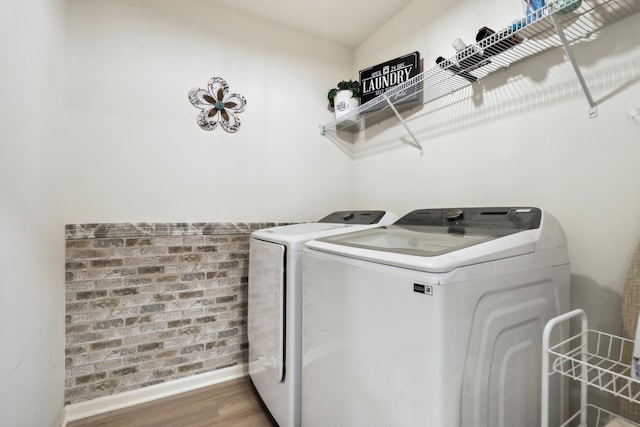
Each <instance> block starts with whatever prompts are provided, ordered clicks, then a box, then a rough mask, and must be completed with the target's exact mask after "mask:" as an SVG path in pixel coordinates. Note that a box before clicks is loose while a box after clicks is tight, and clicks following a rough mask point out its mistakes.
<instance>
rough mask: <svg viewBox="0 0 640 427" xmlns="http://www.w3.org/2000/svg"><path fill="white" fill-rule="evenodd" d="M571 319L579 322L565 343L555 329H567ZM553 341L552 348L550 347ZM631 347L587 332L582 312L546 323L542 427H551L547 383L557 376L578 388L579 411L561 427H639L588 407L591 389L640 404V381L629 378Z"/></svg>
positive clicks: (611, 337)
mask: <svg viewBox="0 0 640 427" xmlns="http://www.w3.org/2000/svg"><path fill="white" fill-rule="evenodd" d="M572 319H575V320H580V323H581V324H580V329H579V333H576V334H574V335H572V336H571V337H570V338H568V339H563V338H561V336H562V335H561V334H560V335H558V332H560V331H561V329H560V328H558V327H559V326H560V325H563V324H564V325H565V326H569V324H568V322H569V321H570V320H572ZM553 336H555V339H554V338H552V337H553ZM552 341H553V342H554V343H555V344H553V345H551V343H552ZM633 346H634V342H633V341H632V340H629V339H626V338H622V337H619V336H617V335H612V334H608V333H606V332H601V331H596V330H593V329H589V327H588V321H587V315H586V314H585V312H584V311H583V310H581V309H576V310H573V311H569V312H567V313H564V314H561V315H559V316H557V317H554V318H553V319H551V320H549V321H548V322H547V325H546V326H545V328H544V332H543V339H542V354H543V358H542V405H541V413H542V427H550V424H549V417H548V414H549V399H550V382H549V379H550V378H551V377H552V376H554V375H556V374H560V375H561V376H562V377H566V378H571V379H573V380H575V381H577V382H578V384H580V410H579V411H578V412H576V413H575V414H573V415H572V416H571V417H570V418H569V419H567V420H566V421H565V422H564V424H561V427H565V426H567V427H568V426H570V427H587V422H588V425H589V426H605V425H607V426H608V425H609V424H607V423H609V422H610V421H611V420H612V419H614V418H619V419H621V420H623V421H626V422H627V423H629V424H630V425H633V426H637V427H640V424H637V423H635V422H632V421H629V420H627V419H624V418H622V417H619V416H616V415H614V414H613V413H611V412H608V411H606V410H604V409H601V408H599V407H597V406H595V405H592V404H589V403H587V393H588V390H589V388H591V387H593V388H595V389H598V390H601V391H603V392H606V393H609V394H611V395H613V396H618V397H620V398H623V399H626V400H628V401H629V402H633V403H640V381H637V380H635V379H633V378H631V377H630V371H631V359H632V356H633ZM553 425H555V424H553ZM611 425H616V426H618V425H621V424H620V423H612V424H611ZM625 425H626V424H625Z"/></svg>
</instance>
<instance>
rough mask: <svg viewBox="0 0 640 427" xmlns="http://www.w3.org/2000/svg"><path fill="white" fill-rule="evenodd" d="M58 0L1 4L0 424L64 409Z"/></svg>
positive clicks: (50, 418)
mask: <svg viewBox="0 0 640 427" xmlns="http://www.w3.org/2000/svg"><path fill="white" fill-rule="evenodd" d="M63 7H64V2H62V1H53V0H52V1H46V2H42V1H37V0H24V1H19V2H2V3H0V52H2V55H1V56H0V93H1V94H2V96H0V271H2V276H1V278H0V349H1V351H0V414H1V415H0V419H1V420H0V424H2V425H7V426H16V427H23V426H24V427H31V426H54V425H59V423H60V422H61V420H62V415H63V408H64V219H63V208H62V203H63V192H62V182H61V179H60V177H61V175H60V172H61V169H62V168H63V161H62V156H61V155H60V152H61V150H62V149H63V147H62V144H61V139H60V137H59V135H60V129H59V120H60V115H59V111H60V109H61V106H62V102H61V91H60V90H59V88H60V84H59V83H60V78H61V77H60V69H61V66H62V62H61V59H62V58H63V53H64V52H63V38H64V36H63V32H62V31H63V28H62V26H63V20H64V13H63Z"/></svg>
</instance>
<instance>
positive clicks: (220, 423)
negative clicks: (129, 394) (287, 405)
mask: <svg viewBox="0 0 640 427" xmlns="http://www.w3.org/2000/svg"><path fill="white" fill-rule="evenodd" d="M96 426H105V427H115V426H118V427H120V426H132V427H138V426H141V427H146V426H149V427H151V426H154V427H157V426H163V427H164V426H171V427H174V426H175V427H204V426H216V427H227V426H228V427H274V426H275V424H273V423H272V422H271V419H270V418H269V416H268V415H267V414H266V413H265V411H264V409H263V408H262V405H261V404H260V400H259V399H258V397H257V395H256V393H255V391H254V389H253V387H252V386H251V383H250V382H249V377H244V378H239V379H236V380H231V381H227V382H224V383H221V384H215V385H212V386H209V387H204V388H201V389H198V390H194V391H190V392H187V393H182V394H178V395H175V396H171V397H166V398H164V399H159V400H155V401H153V402H148V403H143V404H141V405H137V406H132V407H130V408H124V409H120V410H117V411H113V412H109V413H106V414H100V415H96V416H93V417H90V418H84V419H82V420H78V421H73V422H70V423H68V424H67V427H96Z"/></svg>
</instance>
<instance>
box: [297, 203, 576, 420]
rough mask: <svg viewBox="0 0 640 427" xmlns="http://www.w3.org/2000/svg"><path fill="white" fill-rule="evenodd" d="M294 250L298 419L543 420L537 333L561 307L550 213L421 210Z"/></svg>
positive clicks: (563, 290)
mask: <svg viewBox="0 0 640 427" xmlns="http://www.w3.org/2000/svg"><path fill="white" fill-rule="evenodd" d="M302 258H303V292H302V295H303V308H302V310H303V333H302V336H303V348H302V350H303V354H302V362H303V367H302V426H303V427H314V426H322V427H325V426H332V427H340V426H344V427H375V426H380V427H388V426H402V427H413V426H429V427H480V426H482V427H537V426H539V425H540V376H541V374H540V369H541V353H542V349H541V347H542V346H541V340H542V331H543V329H544V326H545V324H546V322H547V320H548V319H551V318H552V317H554V316H556V315H558V314H560V313H563V312H565V311H567V310H568V308H569V258H568V252H567V247H566V239H565V235H564V233H563V231H562V228H561V226H560V224H559V223H558V222H557V221H556V219H554V218H553V217H552V216H551V215H549V214H548V213H547V212H544V211H542V210H540V209H537V208H532V207H526V208H512V207H508V208H462V209H424V210H417V211H413V212H411V213H409V214H407V215H406V216H404V217H403V218H401V219H400V220H398V221H397V222H396V223H395V224H394V225H391V226H387V227H382V228H377V229H373V230H367V231H359V232H355V233H349V234H345V235H341V236H334V237H327V238H322V239H317V240H313V241H310V242H308V243H307V249H305V250H304V252H303V257H302ZM558 386H559V387H558V388H559V389H560V390H561V394H559V395H558V396H556V398H557V399H556V402H558V407H557V408H555V409H554V410H555V411H556V412H557V411H562V410H563V408H561V407H560V406H562V405H564V403H565V402H566V401H567V397H566V387H565V386H563V385H561V384H558ZM561 404H562V405H561ZM560 416H561V415H558V420H559V419H560V418H559V417H560ZM552 424H553V422H552Z"/></svg>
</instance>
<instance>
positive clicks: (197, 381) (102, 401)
mask: <svg viewBox="0 0 640 427" xmlns="http://www.w3.org/2000/svg"><path fill="white" fill-rule="evenodd" d="M248 372H249V371H248V366H247V364H242V365H236V366H231V367H229V368H224V369H218V370H217V371H212V372H205V373H202V374H197V375H193V376H191V377H187V378H181V379H178V380H173V381H168V382H166V383H161V384H155V385H151V386H149V387H144V388H141V389H138V390H132V391H125V392H123V393H118V394H113V395H111V396H104V397H99V398H97V399H93V400H88V401H86V402H79V403H72V404H70V405H67V406H66V407H65V418H64V422H63V424H62V427H65V426H66V425H67V423H69V422H71V421H75V420H79V419H82V418H87V417H91V416H94V415H98V414H104V413H105V412H109V411H114V410H116V409H122V408H127V407H129V406H134V405H138V404H140V403H145V402H150V401H152V400H157V399H162V398H163V397H169V396H173V395H176V394H179V393H184V392H187V391H191V390H196V389H198V388H201V387H207V386H210V385H213V384H218V383H221V382H224V381H229V380H233V379H236V378H241V377H245V376H247V375H248Z"/></svg>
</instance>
